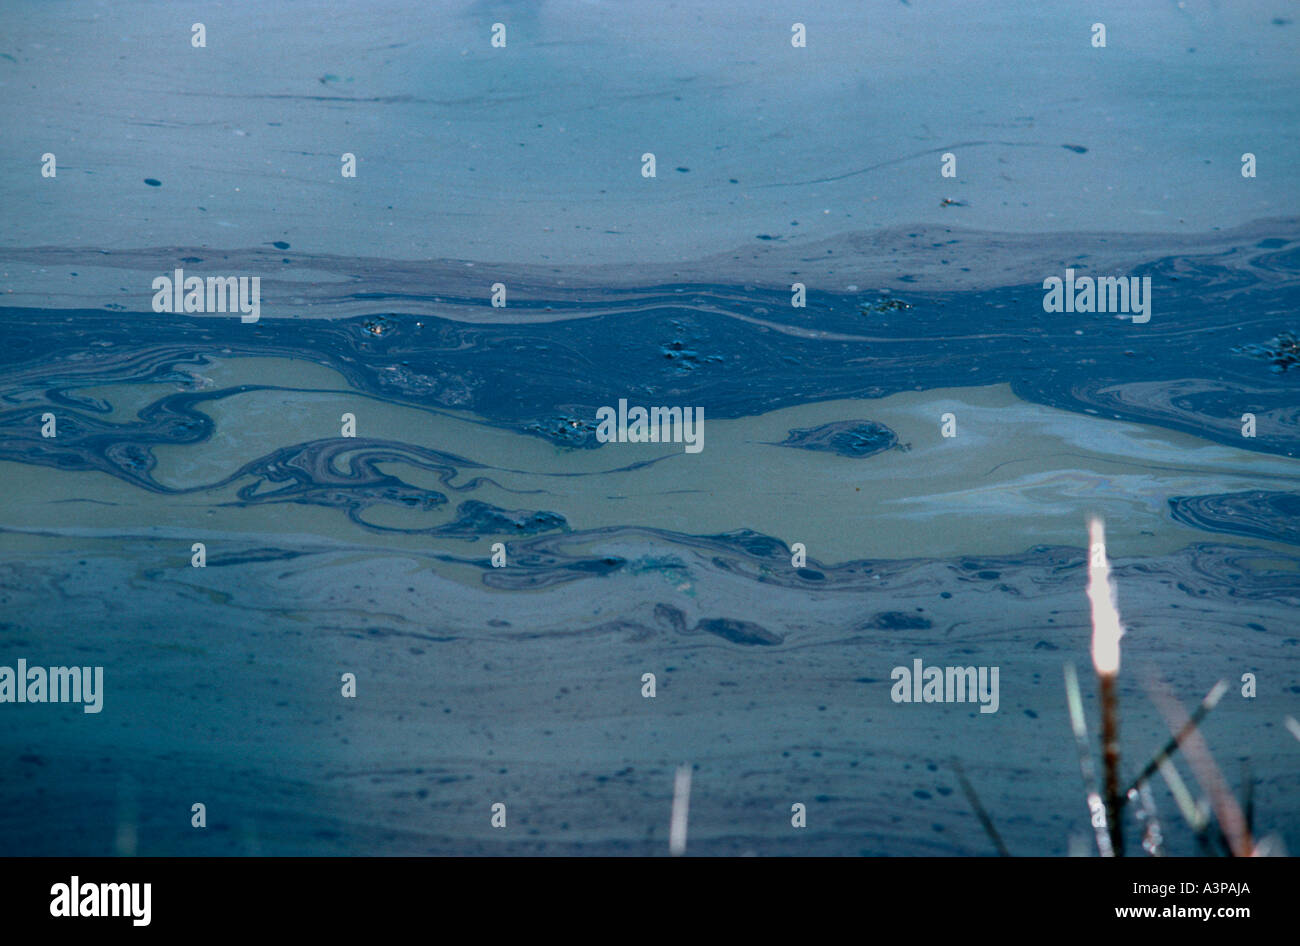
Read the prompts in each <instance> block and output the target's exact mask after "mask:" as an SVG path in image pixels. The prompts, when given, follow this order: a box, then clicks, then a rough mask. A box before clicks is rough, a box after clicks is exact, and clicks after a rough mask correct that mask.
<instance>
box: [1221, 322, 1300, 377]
mask: <svg viewBox="0 0 1300 946" xmlns="http://www.w3.org/2000/svg"><path fill="white" fill-rule="evenodd" d="M1233 352H1234V353H1235V354H1239V355H1252V356H1253V357H1255V358H1263V359H1264V360H1265V361H1268V362H1269V363H1271V364H1272V365H1273V370H1274V371H1275V372H1277V373H1278V374H1281V373H1282V372H1284V371H1286V370H1287V369H1288V368H1293V367H1295V366H1296V365H1300V338H1297V337H1296V334H1295V333H1294V332H1282V333H1281V334H1280V335H1277V336H1275V337H1274V338H1270V339H1269V340H1268V341H1266V342H1264V343H1263V344H1250V345H1242V346H1240V347H1238V348H1234V349H1233Z"/></svg>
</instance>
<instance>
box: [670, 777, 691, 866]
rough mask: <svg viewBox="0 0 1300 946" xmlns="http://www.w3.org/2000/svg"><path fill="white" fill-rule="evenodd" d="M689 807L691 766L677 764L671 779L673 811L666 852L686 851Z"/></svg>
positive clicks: (679, 852) (681, 852)
mask: <svg viewBox="0 0 1300 946" xmlns="http://www.w3.org/2000/svg"><path fill="white" fill-rule="evenodd" d="M690 808H691V767H690V766H689V765H679V766H678V767H677V777H676V778H675V779H674V780H673V813H672V818H671V819H670V820H669V822H668V852H669V853H670V854H672V855H673V856H674V857H677V856H679V855H681V854H685V853H686V816H687V814H688V812H689V811H690Z"/></svg>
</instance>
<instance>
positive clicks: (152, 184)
mask: <svg viewBox="0 0 1300 946" xmlns="http://www.w3.org/2000/svg"><path fill="white" fill-rule="evenodd" d="M144 182H145V183H146V184H148V185H149V186H150V187H162V181H160V180H158V179H157V178H152V177H146V178H145V179H144Z"/></svg>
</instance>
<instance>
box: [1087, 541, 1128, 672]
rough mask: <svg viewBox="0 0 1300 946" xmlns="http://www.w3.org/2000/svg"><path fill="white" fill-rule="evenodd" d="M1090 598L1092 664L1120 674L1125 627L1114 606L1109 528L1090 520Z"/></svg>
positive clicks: (1098, 668)
mask: <svg viewBox="0 0 1300 946" xmlns="http://www.w3.org/2000/svg"><path fill="white" fill-rule="evenodd" d="M1088 601H1089V602H1090V603H1091V605H1092V665H1093V667H1095V668H1096V670H1097V673H1099V674H1111V675H1114V674H1117V673H1119V639H1120V638H1121V637H1123V636H1124V628H1123V626H1122V625H1121V624H1120V623H1119V610H1118V608H1116V606H1115V586H1114V585H1113V584H1111V580H1110V560H1109V559H1108V558H1107V557H1106V527H1105V525H1104V524H1103V523H1102V521H1101V520H1100V519H1096V518H1093V519H1089V520H1088Z"/></svg>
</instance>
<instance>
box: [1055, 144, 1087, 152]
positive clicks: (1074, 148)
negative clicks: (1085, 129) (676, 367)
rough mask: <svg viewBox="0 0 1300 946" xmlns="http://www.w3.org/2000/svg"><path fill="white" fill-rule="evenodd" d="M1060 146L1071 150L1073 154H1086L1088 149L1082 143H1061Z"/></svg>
mask: <svg viewBox="0 0 1300 946" xmlns="http://www.w3.org/2000/svg"><path fill="white" fill-rule="evenodd" d="M1061 147H1062V148H1065V149H1066V150H1068V151H1073V152H1074V153H1075V154H1086V153H1087V151H1088V149H1087V148H1085V147H1084V146H1083V145H1061Z"/></svg>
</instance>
